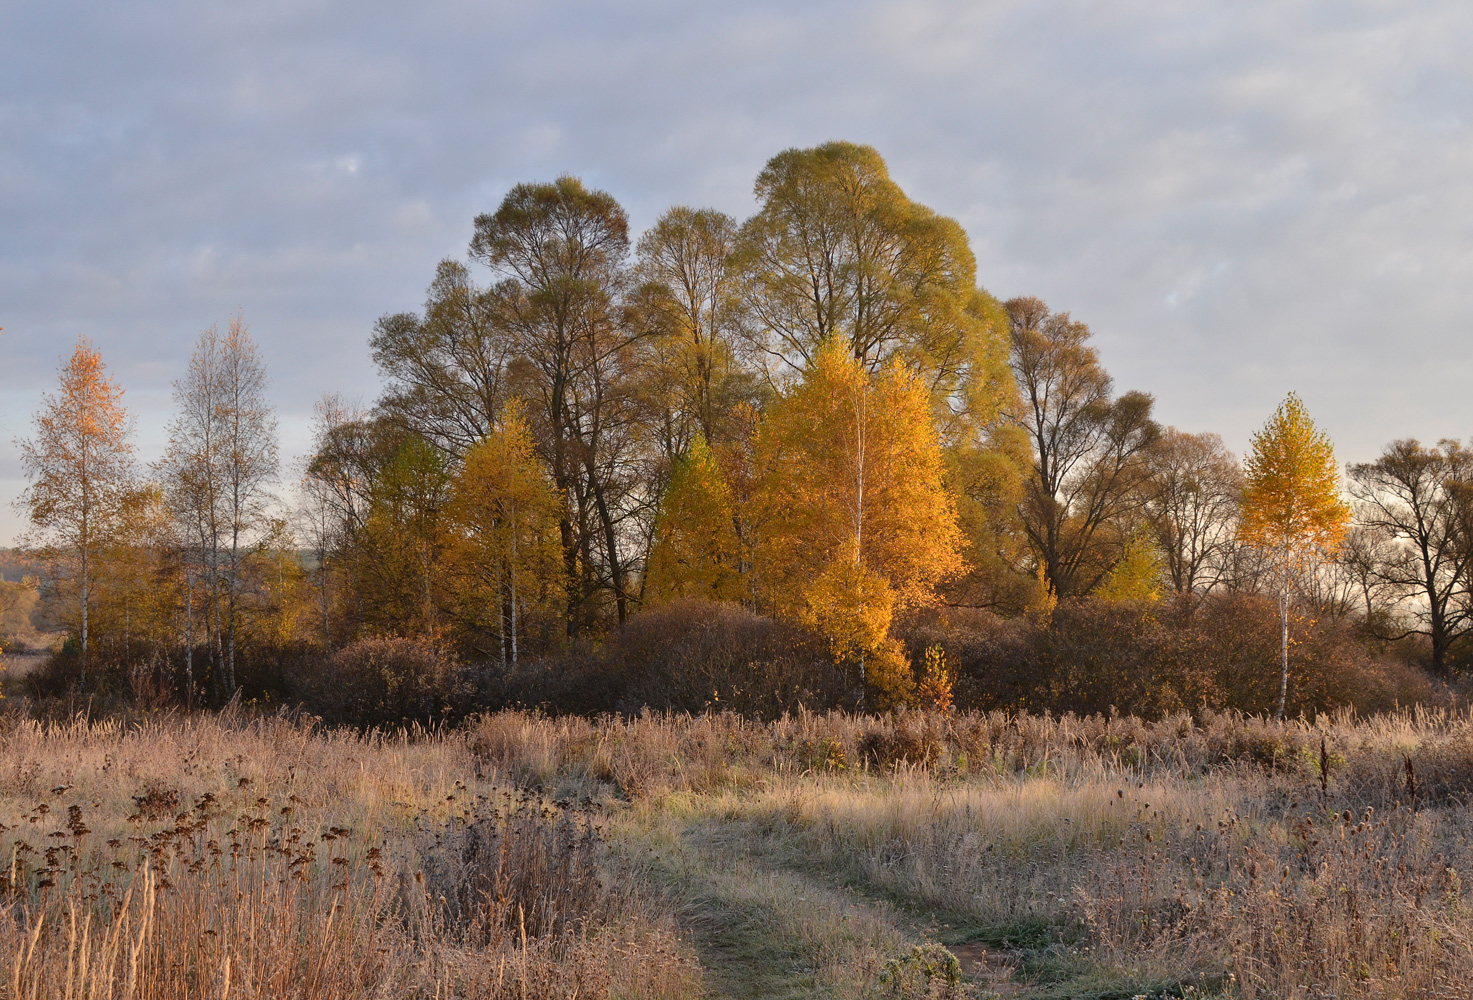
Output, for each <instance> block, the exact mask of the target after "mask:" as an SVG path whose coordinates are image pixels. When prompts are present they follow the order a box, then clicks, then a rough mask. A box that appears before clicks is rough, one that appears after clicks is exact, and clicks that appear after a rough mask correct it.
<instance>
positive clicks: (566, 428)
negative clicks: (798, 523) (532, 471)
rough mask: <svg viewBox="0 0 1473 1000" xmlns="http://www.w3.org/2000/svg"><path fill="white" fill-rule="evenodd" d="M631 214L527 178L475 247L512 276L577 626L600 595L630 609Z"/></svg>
mask: <svg viewBox="0 0 1473 1000" xmlns="http://www.w3.org/2000/svg"><path fill="white" fill-rule="evenodd" d="M628 252H629V220H628V217H627V216H626V215H625V213H624V210H623V208H621V207H620V206H619V203H618V202H617V201H615V200H614V198H613V197H612V196H611V195H609V194H607V193H605V192H602V191H590V190H588V189H587V188H586V187H584V185H583V183H582V182H581V181H579V180H578V179H577V178H575V177H567V176H564V177H559V178H558V179H557V180H556V181H554V182H553V183H551V184H519V185H517V186H516V187H515V188H513V189H512V190H511V192H510V193H509V194H508V195H507V196H506V198H505V199H504V200H503V201H502V203H501V206H500V207H499V208H498V209H497V210H496V211H495V212H494V213H491V214H483V215H479V216H477V217H476V221H475V235H474V236H473V238H472V240H471V256H472V257H474V258H475V259H477V260H479V261H481V262H483V263H484V264H486V265H487V266H488V267H489V268H491V269H492V271H493V272H494V273H496V274H497V275H498V276H500V277H501V279H502V280H501V281H500V282H499V283H498V284H497V285H496V286H495V288H494V289H493V291H494V293H495V296H496V309H497V323H498V325H499V326H500V328H501V329H503V330H505V331H506V333H507V334H508V335H509V336H510V338H511V343H512V348H513V352H514V358H513V360H512V362H511V365H512V369H513V376H514V378H513V384H514V386H515V389H516V394H517V395H519V396H521V397H522V398H523V399H525V400H526V401H527V402H528V404H529V410H528V418H529V420H530V421H531V423H532V425H533V428H534V433H535V437H536V439H537V442H538V447H539V451H540V452H541V453H542V457H543V460H544V461H545V462H546V463H547V465H548V467H549V469H550V470H551V473H552V478H553V485H554V487H555V488H556V490H557V492H558V495H559V496H561V497H563V498H564V512H563V516H562V518H561V520H560V527H559V532H560V536H561V541H562V548H563V563H564V570H565V573H566V574H567V588H566V593H567V594H568V609H567V632H568V635H569V636H570V637H573V636H577V635H578V634H579V632H580V631H581V630H582V629H584V628H585V627H588V626H590V625H592V624H593V622H594V621H595V617H596V613H597V611H598V606H599V600H600V597H601V596H602V595H603V594H605V593H611V594H612V596H613V602H614V608H615V613H616V615H617V619H618V621H619V622H620V623H622V622H623V621H624V619H625V617H626V615H627V614H628V601H629V593H628V571H629V566H628V564H627V561H626V559H625V558H624V556H625V552H624V540H623V539H622V538H621V533H622V532H623V531H624V529H625V522H626V519H627V518H628V517H629V516H630V515H631V513H632V511H631V508H632V507H637V506H638V505H639V503H640V497H639V493H638V488H637V487H638V484H637V483H635V482H632V479H633V477H632V475H631V473H632V469H631V465H630V456H629V454H628V452H629V450H630V440H629V438H630V434H631V432H632V427H633V424H634V414H633V412H632V410H631V408H630V407H629V406H628V393H629V390H630V388H631V386H630V382H631V379H630V377H629V376H630V373H629V371H628V369H629V367H630V364H631V361H632V353H633V345H634V343H635V341H636V340H638V339H639V337H640V336H641V335H642V331H633V332H631V331H628V330H627V329H625V328H624V327H623V326H622V325H621V324H620V322H619V319H620V317H619V314H618V310H617V308H616V305H617V299H618V296H619V293H620V291H621V290H622V288H623V287H624V284H625V280H626V275H625V270H624V260H625V257H626V256H627V255H628Z"/></svg>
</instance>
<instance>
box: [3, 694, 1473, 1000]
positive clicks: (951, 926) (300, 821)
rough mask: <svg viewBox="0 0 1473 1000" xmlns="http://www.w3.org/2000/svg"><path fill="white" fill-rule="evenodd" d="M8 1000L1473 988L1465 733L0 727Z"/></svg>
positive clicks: (1459, 727) (300, 724)
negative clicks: (388, 731)
mask: <svg viewBox="0 0 1473 1000" xmlns="http://www.w3.org/2000/svg"><path fill="white" fill-rule="evenodd" d="M0 747H3V753H0V762H3V763H0V823H3V826H0V851H3V854H0V858H3V863H4V871H3V873H0V893H3V913H0V955H3V956H4V959H3V967H4V968H5V969H6V970H7V971H6V973H5V976H4V979H3V982H0V996H4V997H7V998H15V1000H20V998H43V997H44V998H52V997H56V998H62V997H65V998H73V997H75V998H114V997H116V998H122V997H140V998H143V997H146V998H156V1000H176V998H186V997H202V998H203V997H260V998H266V997H273V998H275V997H301V998H327V997H334V998H336V997H436V998H439V997H467V998H470V997H508V998H519V1000H521V998H543V997H547V998H551V997H567V998H572V997H627V998H651V1000H654V998H678V997H705V996H734V997H836V998H837V997H846V998H847V997H852V998H863V997H946V996H951V997H962V996H975V997H982V996H1018V997H1124V998H1132V997H1137V996H1148V997H1162V996H1173V997H1209V996H1223V997H1227V996H1231V997H1245V998H1254V997H1305V998H1309V997H1331V996H1334V997H1351V996H1354V997H1405V996H1458V995H1469V994H1470V993H1473V987H1470V986H1469V985H1468V984H1470V983H1473V909H1470V907H1469V904H1468V902H1467V901H1466V900H1465V899H1464V895H1463V893H1464V888H1463V878H1464V877H1465V876H1466V875H1467V874H1468V873H1469V872H1470V870H1473V867H1470V866H1473V848H1470V845H1469V839H1468V834H1469V829H1470V827H1469V823H1468V821H1467V805H1466V803H1467V797H1468V795H1469V794H1470V793H1473V721H1470V719H1469V718H1468V717H1467V716H1466V715H1463V714H1449V713H1445V712H1426V711H1423V712H1405V713H1400V714H1391V715H1382V716H1378V717H1374V718H1371V719H1369V720H1364V721H1356V720H1353V719H1351V718H1350V717H1349V716H1341V717H1338V718H1334V719H1330V718H1327V717H1321V718H1320V719H1318V720H1317V721H1315V722H1313V723H1311V722H1306V721H1304V720H1300V721H1297V722H1288V723H1284V724H1276V723H1271V722H1267V721H1264V720H1261V719H1257V718H1253V717H1244V716H1239V715H1218V716H1208V717H1204V718H1202V719H1199V720H1196V721H1193V720H1192V719H1191V718H1189V717H1186V716H1182V717H1180V718H1175V719H1167V720H1164V721H1160V722H1154V723H1146V722H1142V721H1140V720H1137V719H1134V718H1130V717H1125V718H1107V717H1091V718H1074V717H1067V716H1066V717H1063V718H1052V719H1050V718H1045V717H1034V716H1026V715H1011V716H1010V715H1003V714H1000V713H999V714H991V715H984V714H958V715H939V714H929V715H928V714H922V713H914V712H911V713H901V714H899V715H894V716H888V717H878V716H861V715H847V714H837V713H835V714H828V715H812V714H801V713H800V714H799V715H796V716H789V717H786V718H784V719H781V720H779V721H775V722H772V723H766V724H762V723H754V722H751V721H745V720H743V719H742V718H740V717H738V716H733V715H706V716H695V717H692V716H675V715H667V716H654V715H650V716H645V717H642V718H633V719H623V718H617V717H611V718H604V719H602V720H598V721H588V720H585V719H582V718H578V717H565V718H547V717H541V716H538V715H534V714H526V713H515V712H503V713H499V714H494V715H489V716H486V717H482V718H480V719H478V720H475V721H473V722H472V723H470V724H467V725H465V726H462V727H459V728H455V729H446V730H442V731H435V732H427V731H423V730H412V731H400V732H396V733H394V734H383V733H377V732H373V733H367V734H364V733H360V732H355V731H349V730H325V729H323V728H321V727H319V726H317V725H314V724H313V722H312V721H311V720H310V719H309V720H305V721H304V720H301V719H291V718H285V717H276V718H262V717H257V718H248V717H246V716H243V715H239V714H235V713H233V712H226V713H224V714H222V715H210V716H206V715H197V716H172V715H171V716H160V717H153V718H144V717H139V718H135V719H133V720H130V721H121V720H109V721H93V722H89V721H85V720H81V719H78V720H75V721H72V722H69V723H40V722H36V721H33V720H22V719H19V718H12V719H11V720H9V721H8V722H7V725H6V729H5V731H4V734H3V737H0Z"/></svg>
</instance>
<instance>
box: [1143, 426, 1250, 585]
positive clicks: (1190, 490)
mask: <svg viewBox="0 0 1473 1000" xmlns="http://www.w3.org/2000/svg"><path fill="white" fill-rule="evenodd" d="M1144 458H1145V463H1146V475H1147V479H1146V482H1145V486H1144V489H1145V514H1146V521H1147V523H1148V524H1149V525H1150V527H1151V531H1152V533H1153V534H1154V535H1155V538H1156V544H1157V545H1158V546H1159V548H1160V551H1161V555H1162V557H1163V558H1164V560H1165V564H1166V572H1167V574H1168V575H1169V576H1170V578H1171V586H1172V588H1173V589H1174V590H1175V591H1176V592H1177V593H1178V594H1191V593H1196V592H1197V591H1199V590H1200V591H1203V592H1205V591H1209V590H1211V589H1212V587H1213V585H1214V584H1216V583H1217V582H1218V579H1219V578H1220V577H1221V574H1222V572H1223V570H1224V568H1225V567H1224V566H1223V560H1224V557H1225V555H1226V553H1227V550H1228V548H1229V547H1230V546H1231V545H1232V542H1233V534H1234V522H1235V520H1236V518H1237V513H1238V494H1239V493H1240V492H1241V490H1242V488H1243V469H1242V466H1240V465H1239V464H1238V460H1237V458H1235V457H1234V456H1233V454H1232V452H1230V451H1228V450H1227V448H1226V447H1224V446H1223V443H1222V438H1220V437H1218V436H1217V435H1216V434H1186V433H1183V432H1182V431H1179V430H1177V429H1176V428H1174V427H1168V428H1167V429H1166V431H1165V432H1164V433H1163V434H1162V435H1161V437H1160V438H1159V439H1157V441H1156V442H1155V443H1154V444H1153V445H1151V447H1149V448H1147V449H1146V451H1145V452H1144Z"/></svg>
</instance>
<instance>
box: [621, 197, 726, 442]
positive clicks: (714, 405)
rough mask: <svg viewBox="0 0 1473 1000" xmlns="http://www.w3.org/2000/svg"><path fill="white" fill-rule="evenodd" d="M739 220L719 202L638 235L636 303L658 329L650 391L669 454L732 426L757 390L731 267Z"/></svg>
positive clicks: (650, 358)
mask: <svg viewBox="0 0 1473 1000" xmlns="http://www.w3.org/2000/svg"><path fill="white" fill-rule="evenodd" d="M736 240H737V224H736V222H735V220H733V219H732V218H731V217H730V216H728V215H725V214H723V213H721V212H717V211H714V210H712V209H691V208H685V207H676V208H672V209H670V210H669V211H667V212H666V213H665V214H664V215H662V216H660V218H659V219H657V220H656V221H655V224H654V225H653V226H651V227H650V228H649V229H648V230H647V231H646V232H645V233H644V235H642V236H641V237H640V238H639V243H638V245H637V246H636V248H635V253H636V256H637V258H638V264H637V267H636V276H637V277H638V279H639V280H640V282H642V285H641V287H640V289H639V290H638V293H637V294H636V295H635V297H634V298H635V301H634V303H632V305H633V306H634V307H635V308H636V309H638V310H639V311H640V312H641V313H642V315H641V316H640V317H639V318H638V319H636V320H635V322H636V323H645V324H647V325H648V326H649V327H650V328H651V329H652V330H653V331H654V332H655V336H652V337H650V338H648V339H647V349H646V350H647V353H646V356H645V358H644V359H643V360H644V364H645V366H646V368H647V369H648V377H647V379H646V382H647V385H648V389H647V395H648V396H649V397H651V398H652V399H653V400H658V401H659V402H657V403H656V404H655V405H654V406H652V410H653V411H654V413H653V414H652V415H653V416H654V417H655V419H656V420H657V421H658V422H660V423H661V424H663V425H664V426H659V427H657V428H656V434H657V436H658V437H659V438H661V439H663V443H664V445H665V447H664V450H665V452H666V453H667V454H668V455H670V456H672V457H673V456H675V455H678V454H682V453H683V452H684V450H685V449H686V448H687V447H688V446H689V443H690V440H691V437H692V435H693V433H695V432H699V433H700V434H701V435H702V436H703V437H705V439H706V441H707V442H713V441H716V442H719V441H723V440H725V439H726V438H727V437H728V436H729V435H730V433H731V428H730V414H731V411H732V409H733V407H734V406H735V405H736V404H737V403H740V402H742V401H744V400H748V399H750V398H751V397H752V395H753V389H752V385H751V382H752V380H751V378H750V376H749V375H748V373H747V372H745V371H744V370H743V369H742V368H741V366H740V363H739V359H738V357H737V355H736V351H735V346H734V345H735V341H736V338H737V335H738V333H739V331H740V327H741V318H742V317H741V303H740V299H739V295H738V279H737V275H736V273H735V271H734V269H733V267H732V255H733V253H734V250H735V246H736Z"/></svg>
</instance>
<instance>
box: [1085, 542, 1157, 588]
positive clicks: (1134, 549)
mask: <svg viewBox="0 0 1473 1000" xmlns="http://www.w3.org/2000/svg"><path fill="white" fill-rule="evenodd" d="M1164 573H1165V561H1164V560H1163V559H1162V558H1161V549H1160V547H1159V546H1158V545H1157V544H1156V542H1155V540H1154V539H1153V538H1151V536H1150V535H1148V534H1146V533H1145V532H1144V531H1137V532H1135V533H1133V534H1132V535H1130V537H1129V538H1127V539H1126V540H1125V552H1124V553H1123V554H1122V555H1121V557H1120V561H1119V562H1117V563H1116V564H1115V565H1114V566H1113V567H1111V568H1110V572H1109V573H1107V574H1105V578H1104V579H1103V580H1101V581H1100V585H1099V586H1098V587H1096V588H1095V596H1096V597H1103V598H1104V599H1105V600H1107V601H1147V602H1154V601H1159V600H1161V582H1162V580H1163V578H1164Z"/></svg>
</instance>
